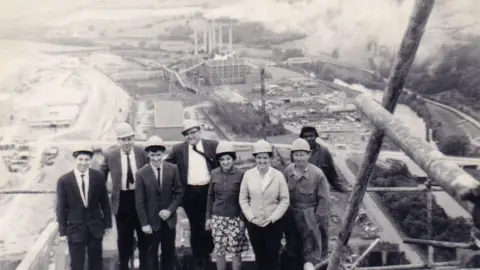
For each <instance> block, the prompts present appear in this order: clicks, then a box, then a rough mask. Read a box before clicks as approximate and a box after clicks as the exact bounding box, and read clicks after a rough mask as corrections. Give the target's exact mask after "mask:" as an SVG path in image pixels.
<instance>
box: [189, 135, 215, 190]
mask: <svg viewBox="0 0 480 270" xmlns="http://www.w3.org/2000/svg"><path fill="white" fill-rule="evenodd" d="M197 150H198V151H200V152H203V153H205V151H204V150H203V143H202V141H199V142H198V143H197ZM187 183H188V184H189V185H194V186H201V185H208V184H209V183H210V172H209V171H208V166H207V160H206V159H205V157H204V156H202V155H200V154H199V153H197V152H195V151H194V150H193V146H192V145H191V144H189V145H188V179H187Z"/></svg>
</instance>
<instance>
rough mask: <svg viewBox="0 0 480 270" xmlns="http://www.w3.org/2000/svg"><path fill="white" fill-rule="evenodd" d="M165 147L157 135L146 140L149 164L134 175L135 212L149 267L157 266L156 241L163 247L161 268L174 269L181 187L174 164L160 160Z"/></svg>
mask: <svg viewBox="0 0 480 270" xmlns="http://www.w3.org/2000/svg"><path fill="white" fill-rule="evenodd" d="M165 149H166V147H165V144H164V142H163V140H162V139H161V138H160V137H157V136H152V137H151V138H150V139H148V141H147V143H146V146H145V151H146V152H147V155H148V157H149V159H150V163H149V164H147V165H145V166H143V167H142V168H141V169H139V170H138V171H137V173H136V177H135V179H136V182H135V201H136V207H137V213H138V217H139V219H140V224H141V225H142V230H143V232H144V233H145V234H146V237H147V241H148V251H147V269H148V270H158V269H159V267H158V266H159V265H158V246H159V244H161V249H162V253H161V267H160V269H162V270H173V269H174V267H175V236H176V231H175V227H176V224H177V214H176V212H177V208H178V206H179V205H180V203H181V202H182V198H183V191H184V188H183V186H182V183H181V182H180V173H179V171H178V168H177V166H176V165H174V164H171V163H168V162H164V161H163V155H164V153H165Z"/></svg>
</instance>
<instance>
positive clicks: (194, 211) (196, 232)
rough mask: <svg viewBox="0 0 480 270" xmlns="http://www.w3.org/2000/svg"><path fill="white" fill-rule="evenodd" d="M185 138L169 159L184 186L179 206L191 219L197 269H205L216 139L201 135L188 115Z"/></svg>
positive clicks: (210, 246)
mask: <svg viewBox="0 0 480 270" xmlns="http://www.w3.org/2000/svg"><path fill="white" fill-rule="evenodd" d="M182 135H183V136H185V138H186V141H185V142H183V143H179V144H176V145H174V146H173V147H172V152H171V153H170V155H169V157H168V158H167V161H168V162H171V163H173V164H177V166H178V170H179V171H180V180H181V182H182V184H183V185H184V187H186V189H185V195H184V196H183V202H182V206H183V208H184V209H185V212H186V213H187V217H188V220H189V222H190V246H191V249H192V253H193V255H194V256H195V260H196V263H195V264H196V265H197V266H198V268H199V269H205V268H206V267H207V265H208V264H209V262H210V253H212V252H213V239H212V235H211V233H210V232H209V231H206V230H205V214H206V211H207V197H208V185H209V183H210V172H211V171H212V170H213V169H215V168H217V167H218V166H219V164H218V162H217V161H216V159H215V150H216V149H217V145H218V141H214V140H206V139H202V137H201V131H200V125H199V124H198V122H197V121H195V120H192V119H188V120H185V121H184V123H183V130H182Z"/></svg>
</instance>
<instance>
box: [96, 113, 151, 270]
mask: <svg viewBox="0 0 480 270" xmlns="http://www.w3.org/2000/svg"><path fill="white" fill-rule="evenodd" d="M115 132H116V135H117V140H118V144H119V146H118V147H116V148H114V149H112V150H111V151H109V152H108V153H106V154H105V159H104V161H103V163H102V165H101V166H100V168H101V170H102V171H103V173H104V174H105V177H107V176H108V173H110V176H111V179H112V197H111V205H112V211H113V214H115V221H116V225H117V233H118V236H117V237H118V238H117V244H118V257H119V265H120V270H128V269H129V265H128V263H129V261H130V258H131V257H132V255H133V249H134V246H133V245H134V241H133V240H134V232H135V233H136V235H137V245H138V250H139V259H140V270H145V269H146V265H145V263H146V251H147V244H146V240H145V235H144V233H143V231H142V226H141V225H140V221H139V220H138V215H137V211H136V208H135V173H136V172H137V169H140V168H141V167H143V166H144V165H145V164H147V162H148V158H147V156H146V155H145V152H144V150H143V148H141V147H139V146H136V145H134V137H135V132H134V131H133V129H132V127H131V126H130V125H129V124H127V123H121V124H119V125H118V126H117V128H116V130H115Z"/></svg>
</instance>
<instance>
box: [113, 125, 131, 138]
mask: <svg viewBox="0 0 480 270" xmlns="http://www.w3.org/2000/svg"><path fill="white" fill-rule="evenodd" d="M115 133H116V134H117V138H119V139H121V138H126V137H131V136H133V135H135V131H133V128H132V126H130V125H129V124H128V123H120V124H118V125H117V126H116V128H115Z"/></svg>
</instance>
